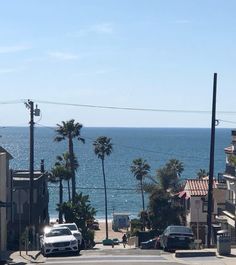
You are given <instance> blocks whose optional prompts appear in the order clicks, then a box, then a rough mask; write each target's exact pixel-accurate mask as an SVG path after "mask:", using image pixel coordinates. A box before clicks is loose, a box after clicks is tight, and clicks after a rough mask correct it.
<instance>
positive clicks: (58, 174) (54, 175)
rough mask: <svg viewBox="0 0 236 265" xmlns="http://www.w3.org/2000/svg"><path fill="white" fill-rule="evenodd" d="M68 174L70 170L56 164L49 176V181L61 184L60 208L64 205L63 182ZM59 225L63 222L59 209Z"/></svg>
mask: <svg viewBox="0 0 236 265" xmlns="http://www.w3.org/2000/svg"><path fill="white" fill-rule="evenodd" d="M67 174H68V170H67V169H66V168H65V167H64V166H62V165H60V164H58V163H55V165H54V167H53V168H52V169H51V173H50V174H49V181H50V182H52V183H57V182H59V204H58V205H59V206H60V205H61V204H62V203H63V184H62V180H63V179H64V176H66V175H67ZM58 219H59V223H60V224H61V223H62V222H63V218H62V212H61V210H60V209H59V215H58Z"/></svg>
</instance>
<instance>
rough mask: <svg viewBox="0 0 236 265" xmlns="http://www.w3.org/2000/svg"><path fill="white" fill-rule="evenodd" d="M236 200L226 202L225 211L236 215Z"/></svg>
mask: <svg viewBox="0 0 236 265" xmlns="http://www.w3.org/2000/svg"><path fill="white" fill-rule="evenodd" d="M235 203H236V201H235V200H227V201H226V202H225V210H226V211H227V212H229V213H231V214H233V215H235V208H236V207H235Z"/></svg>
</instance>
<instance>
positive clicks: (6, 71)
mask: <svg viewBox="0 0 236 265" xmlns="http://www.w3.org/2000/svg"><path fill="white" fill-rule="evenodd" d="M22 70H23V69H22V68H0V75H5V74H11V73H17V72H21V71H22Z"/></svg>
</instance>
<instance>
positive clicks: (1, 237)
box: [0, 153, 8, 251]
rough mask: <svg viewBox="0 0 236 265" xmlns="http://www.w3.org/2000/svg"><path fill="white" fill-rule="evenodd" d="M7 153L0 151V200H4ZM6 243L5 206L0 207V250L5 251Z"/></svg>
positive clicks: (5, 195)
mask: <svg viewBox="0 0 236 265" xmlns="http://www.w3.org/2000/svg"><path fill="white" fill-rule="evenodd" d="M7 164H8V163H7V155H6V153H0V201H2V202H6V200H7V198H6V197H7V194H6V177H7ZM6 245H7V220H6V208H4V207H0V251H6V247H7V246H6Z"/></svg>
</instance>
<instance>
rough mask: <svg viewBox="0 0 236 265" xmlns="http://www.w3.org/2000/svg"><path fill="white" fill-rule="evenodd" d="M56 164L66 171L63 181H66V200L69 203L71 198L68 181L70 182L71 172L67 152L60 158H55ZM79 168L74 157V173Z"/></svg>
mask: <svg viewBox="0 0 236 265" xmlns="http://www.w3.org/2000/svg"><path fill="white" fill-rule="evenodd" d="M57 160H58V162H57V164H60V165H62V166H64V167H65V168H66V169H67V170H68V174H67V175H66V176H64V180H65V181H67V189H68V199H69V201H71V196H70V180H71V176H72V174H71V170H70V168H71V167H70V155H69V153H68V152H65V153H63V154H62V155H61V156H57ZM78 167H79V163H78V160H77V158H76V157H74V169H75V171H76V170H77V168H78Z"/></svg>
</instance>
